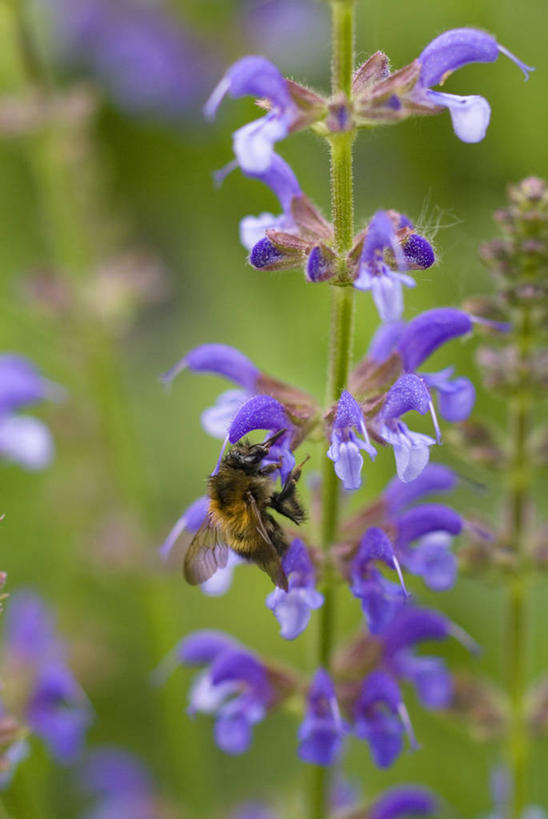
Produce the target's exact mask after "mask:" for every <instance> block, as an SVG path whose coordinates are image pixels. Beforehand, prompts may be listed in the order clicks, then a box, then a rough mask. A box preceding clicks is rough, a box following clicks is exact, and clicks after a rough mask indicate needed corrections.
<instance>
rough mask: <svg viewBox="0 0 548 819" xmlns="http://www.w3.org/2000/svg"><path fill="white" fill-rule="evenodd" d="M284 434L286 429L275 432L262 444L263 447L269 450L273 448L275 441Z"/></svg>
mask: <svg viewBox="0 0 548 819" xmlns="http://www.w3.org/2000/svg"><path fill="white" fill-rule="evenodd" d="M284 432H287V427H284V428H283V429H279V430H278V431H277V432H275V433H274V435H272V436H271V437H270V438H268V439H267V440H266V441H265V442H264V443H263V446H265V447H267V448H268V449H270V447H271V446H273V445H274V444H275V443H276V441H278V440H279V439H280V438H281V437H282V435H283V434H284Z"/></svg>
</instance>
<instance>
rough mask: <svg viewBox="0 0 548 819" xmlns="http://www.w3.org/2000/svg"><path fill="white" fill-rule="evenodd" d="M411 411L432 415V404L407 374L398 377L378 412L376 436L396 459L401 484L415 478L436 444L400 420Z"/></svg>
mask: <svg viewBox="0 0 548 819" xmlns="http://www.w3.org/2000/svg"><path fill="white" fill-rule="evenodd" d="M409 410H415V411H416V412H418V413H420V414H421V415H425V414H426V412H428V410H430V411H431V412H433V408H432V401H431V398H430V393H429V392H428V389H427V387H426V386H425V385H424V383H423V381H422V379H420V378H419V377H418V376H416V375H413V374H411V373H406V374H405V375H402V376H401V377H400V378H398V380H397V381H396V383H395V384H394V385H393V386H392V387H391V388H390V390H389V391H388V393H387V396H386V400H385V403H384V405H383V408H382V410H381V413H380V429H379V434H380V435H381V437H382V438H384V440H385V441H386V442H387V443H388V444H390V445H391V446H392V448H393V450H394V456H395V458H396V469H397V472H398V477H399V479H400V480H401V481H403V482H404V483H408V482H409V481H414V480H415V478H417V477H418V476H419V475H420V474H421V472H422V470H423V469H424V467H425V466H426V464H427V463H428V459H429V457H430V451H429V450H430V447H431V446H433V445H434V444H435V443H436V442H435V440H434V439H433V438H431V437H430V436H429V435H423V434H422V433H420V432H412V431H411V430H410V429H409V428H408V427H407V425H406V424H405V423H404V422H403V421H402V420H401V417H400V416H402V415H404V414H405V413H406V412H409Z"/></svg>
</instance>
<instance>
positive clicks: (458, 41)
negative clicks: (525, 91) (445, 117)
mask: <svg viewBox="0 0 548 819" xmlns="http://www.w3.org/2000/svg"><path fill="white" fill-rule="evenodd" d="M499 54H505V55H506V56H507V57H509V58H510V59H511V60H513V62H515V63H516V65H518V66H519V68H521V70H522V71H523V73H524V74H525V78H526V79H527V78H528V75H529V71H533V70H534V69H532V68H531V67H530V66H527V65H525V63H523V62H522V61H521V60H519V59H518V58H517V57H515V56H514V55H513V54H512V53H511V52H510V51H508V50H507V49H506V48H504V46H501V45H499V44H498V43H497V41H496V40H495V38H494V37H492V36H491V35H490V34H487V32H485V31H480V30H479V29H475V28H456V29H451V30H450V31H445V32H444V33H443V34H440V36H439V37H436V38H435V40H432V42H431V43H429V44H428V45H427V46H426V48H425V49H424V50H423V51H422V53H421V54H420V56H419V58H418V60H419V63H420V64H421V73H420V77H419V81H418V83H417V85H416V87H415V89H414V91H413V93H414V95H415V97H416V99H417V101H418V102H421V101H427V102H430V103H433V104H434V105H441V106H444V107H445V108H449V112H450V114H451V119H452V121H453V129H454V131H455V134H456V135H457V136H458V137H459V139H461V140H462V141H463V142H480V141H481V140H482V139H483V138H484V136H485V132H486V131H487V126H488V125H489V119H490V116H491V108H490V106H489V103H488V102H487V100H486V99H485V98H484V97H480V96H477V95H471V96H465V97H462V96H458V95H456V94H447V93H442V92H440V91H432V90H431V87H432V86H434V85H440V84H443V83H444V82H445V80H446V78H447V77H448V76H449V74H451V73H452V72H453V71H456V70H457V69H459V68H462V67H463V66H465V65H468V64H469V63H478V62H480V63H491V62H494V61H495V60H496V59H497V58H498V56H499Z"/></svg>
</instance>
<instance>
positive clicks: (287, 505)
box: [269, 455, 310, 526]
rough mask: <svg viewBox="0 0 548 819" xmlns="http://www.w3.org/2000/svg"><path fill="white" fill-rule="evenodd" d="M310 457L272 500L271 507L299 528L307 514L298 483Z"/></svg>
mask: <svg viewBox="0 0 548 819" xmlns="http://www.w3.org/2000/svg"><path fill="white" fill-rule="evenodd" d="M309 457H310V456H308V455H307V457H306V458H305V459H304V461H303V462H302V463H300V464H299V466H297V467H295V469H293V470H292V471H291V473H290V474H289V475H288V476H287V478H286V480H285V483H284V485H283V486H282V489H281V492H274V493H273V494H272V497H271V498H270V502H269V506H271V507H272V508H273V509H275V510H276V511H277V512H279V513H280V514H281V515H284V516H285V517H286V518H289V520H292V521H293V523H296V524H297V526H298V525H299V524H300V523H302V522H303V520H304V518H305V512H304V509H303V508H302V506H301V504H300V502H299V499H298V497H297V481H298V480H299V478H300V477H301V472H302V468H303V466H304V465H305V463H306V462H307V461H308V459H309Z"/></svg>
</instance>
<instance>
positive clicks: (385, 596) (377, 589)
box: [350, 526, 408, 634]
mask: <svg viewBox="0 0 548 819" xmlns="http://www.w3.org/2000/svg"><path fill="white" fill-rule="evenodd" d="M375 561H380V562H382V563H384V564H385V565H386V566H388V567H389V568H390V569H393V570H394V571H396V572H397V574H398V578H399V581H400V584H401V587H400V586H398V585H396V584H394V583H392V582H390V581H389V580H387V579H386V578H385V577H383V575H382V574H381V573H380V572H379V570H378V569H376V568H375V566H374V563H375ZM350 582H351V585H350V588H351V591H352V593H353V594H354V595H355V596H356V597H358V598H360V599H361V601H362V608H363V612H364V614H365V617H366V619H367V623H368V626H369V630H370V632H371V634H379V633H382V631H383V629H384V628H385V627H386V626H387V625H388V623H389V622H390V621H391V620H392V619H393V617H394V614H395V612H396V610H397V609H398V608H399V607H400V606H401V605H402V604H403V603H404V602H405V599H406V597H407V596H408V595H407V590H406V588H405V583H404V580H403V576H402V573H401V569H400V565H399V563H398V559H397V557H396V555H395V553H394V549H393V547H392V544H391V542H390V540H389V538H388V536H387V535H386V533H385V532H383V531H382V529H379V528H377V527H374V526H373V527H370V528H369V529H368V530H367V531H366V533H365V534H364V536H363V537H362V539H361V541H360V545H359V547H358V551H357V552H356V556H355V557H354V560H353V561H352V565H351V567H350Z"/></svg>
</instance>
